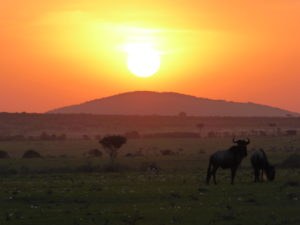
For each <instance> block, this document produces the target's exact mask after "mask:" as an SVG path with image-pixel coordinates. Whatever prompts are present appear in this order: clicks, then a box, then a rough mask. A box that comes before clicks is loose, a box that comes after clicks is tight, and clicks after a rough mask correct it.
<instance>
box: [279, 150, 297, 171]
mask: <svg viewBox="0 0 300 225" xmlns="http://www.w3.org/2000/svg"><path fill="white" fill-rule="evenodd" d="M281 166H282V167H286V168H300V155H299V154H297V153H296V154H292V155H290V156H289V157H288V158H287V159H286V160H284V161H283V162H282V163H281Z"/></svg>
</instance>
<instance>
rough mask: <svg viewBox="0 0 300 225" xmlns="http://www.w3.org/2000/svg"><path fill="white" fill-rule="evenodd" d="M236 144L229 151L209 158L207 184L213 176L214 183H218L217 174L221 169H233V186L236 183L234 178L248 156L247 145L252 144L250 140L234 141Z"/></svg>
mask: <svg viewBox="0 0 300 225" xmlns="http://www.w3.org/2000/svg"><path fill="white" fill-rule="evenodd" d="M232 141H233V143H234V144H235V145H234V146H232V147H231V148H229V149H228V150H223V151H217V152H215V153H213V154H212V155H211V156H210V158H209V165H208V169H207V177H206V183H207V184H209V181H210V178H211V176H213V180H214V183H215V184H217V182H216V172H217V170H218V168H219V167H221V168H222V169H231V184H233V183H234V177H235V173H236V170H237V168H238V167H239V165H240V163H241V161H242V160H243V158H245V157H246V156H247V145H248V144H249V143H250V140H249V138H247V141H245V140H237V141H236V140H235V138H233V139H232Z"/></svg>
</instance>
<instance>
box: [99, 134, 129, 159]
mask: <svg viewBox="0 0 300 225" xmlns="http://www.w3.org/2000/svg"><path fill="white" fill-rule="evenodd" d="M126 142H127V139H126V137H123V136H120V135H112V136H106V137H104V138H102V139H101V140H100V141H99V143H100V144H101V145H102V147H103V148H104V150H105V152H106V153H107V154H108V156H109V157H110V163H111V164H113V163H114V161H115V159H116V158H117V156H118V150H119V149H120V148H121V147H122V145H123V144H125V143H126Z"/></svg>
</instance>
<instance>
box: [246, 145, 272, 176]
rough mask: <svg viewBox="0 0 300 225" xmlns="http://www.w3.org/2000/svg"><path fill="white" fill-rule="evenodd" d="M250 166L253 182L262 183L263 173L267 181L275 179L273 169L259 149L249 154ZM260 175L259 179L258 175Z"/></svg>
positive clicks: (262, 151)
mask: <svg viewBox="0 0 300 225" xmlns="http://www.w3.org/2000/svg"><path fill="white" fill-rule="evenodd" d="M251 164H252V168H253V170H254V182H259V181H263V174H264V172H265V174H266V176H267V178H268V180H269V181H273V180H274V178H275V168H274V166H272V165H270V163H269V161H268V157H267V155H266V153H265V152H264V150H262V149H259V150H256V151H255V152H253V153H252V154H251ZM260 174H261V178H259V175H260Z"/></svg>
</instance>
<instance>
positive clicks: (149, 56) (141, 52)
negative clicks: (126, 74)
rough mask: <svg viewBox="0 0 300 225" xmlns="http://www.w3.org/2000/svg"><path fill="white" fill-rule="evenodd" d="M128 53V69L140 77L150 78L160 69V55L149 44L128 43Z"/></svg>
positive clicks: (126, 49) (126, 48) (126, 46)
mask: <svg viewBox="0 0 300 225" xmlns="http://www.w3.org/2000/svg"><path fill="white" fill-rule="evenodd" d="M125 51H126V52H127V53H128V58H127V66H128V69H129V70H130V71H131V72H132V73H133V74H135V75H136V76H138V77H149V76H151V75H153V74H155V73H156V72H157V71H158V69H159V67H160V55H159V52H158V51H156V50H155V49H154V48H153V47H152V46H151V45H150V44H148V43H128V44H126V45H125Z"/></svg>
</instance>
